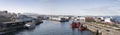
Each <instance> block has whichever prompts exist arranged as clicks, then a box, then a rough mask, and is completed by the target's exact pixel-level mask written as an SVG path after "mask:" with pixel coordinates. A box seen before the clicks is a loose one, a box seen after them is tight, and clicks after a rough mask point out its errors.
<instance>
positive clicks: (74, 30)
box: [0, 11, 120, 35]
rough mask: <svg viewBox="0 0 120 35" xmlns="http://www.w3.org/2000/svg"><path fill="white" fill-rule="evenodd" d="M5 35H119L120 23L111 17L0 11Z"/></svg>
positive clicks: (0, 23) (1, 30) (1, 29)
mask: <svg viewBox="0 0 120 35" xmlns="http://www.w3.org/2000/svg"><path fill="white" fill-rule="evenodd" d="M0 13H1V14H0V19H1V20H0V34H3V35H119V34H120V31H119V30H120V28H119V23H117V22H113V21H112V20H110V19H112V18H111V17H106V18H102V17H94V16H80V17H76V16H69V15H32V16H31V15H26V14H20V13H19V14H13V13H11V14H10V13H9V12H8V11H0Z"/></svg>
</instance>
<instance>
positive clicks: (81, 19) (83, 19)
mask: <svg viewBox="0 0 120 35" xmlns="http://www.w3.org/2000/svg"><path fill="white" fill-rule="evenodd" d="M75 20H78V21H80V22H85V17H77V18H76V19H75Z"/></svg>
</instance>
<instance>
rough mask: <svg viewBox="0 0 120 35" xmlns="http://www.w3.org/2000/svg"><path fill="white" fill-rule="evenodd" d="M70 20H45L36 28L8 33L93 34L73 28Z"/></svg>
mask: <svg viewBox="0 0 120 35" xmlns="http://www.w3.org/2000/svg"><path fill="white" fill-rule="evenodd" d="M70 24H71V21H70V22H62V23H60V22H55V21H44V23H42V24H40V25H38V26H36V28H34V29H22V30H19V31H16V32H12V33H8V34H6V35H93V33H92V32H90V31H88V30H86V31H78V29H76V28H75V29H72V28H71V27H70Z"/></svg>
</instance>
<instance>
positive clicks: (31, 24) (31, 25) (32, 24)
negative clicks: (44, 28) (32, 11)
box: [25, 20, 35, 29]
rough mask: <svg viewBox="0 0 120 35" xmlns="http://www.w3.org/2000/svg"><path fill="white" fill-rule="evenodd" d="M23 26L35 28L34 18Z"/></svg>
mask: <svg viewBox="0 0 120 35" xmlns="http://www.w3.org/2000/svg"><path fill="white" fill-rule="evenodd" d="M25 27H26V28H29V29H30V28H35V21H34V20H32V22H28V23H26V24H25Z"/></svg>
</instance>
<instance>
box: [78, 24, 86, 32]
mask: <svg viewBox="0 0 120 35" xmlns="http://www.w3.org/2000/svg"><path fill="white" fill-rule="evenodd" d="M78 30H80V31H84V30H86V27H83V25H80V26H79V27H78Z"/></svg>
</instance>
